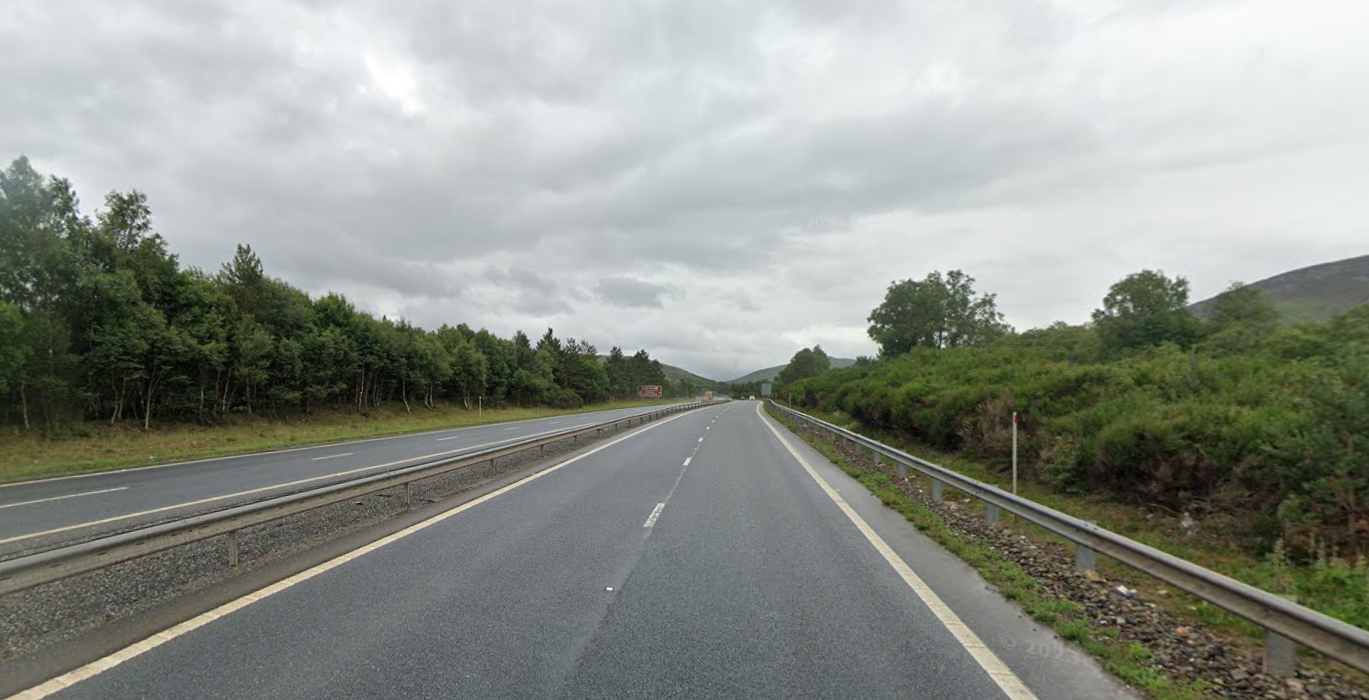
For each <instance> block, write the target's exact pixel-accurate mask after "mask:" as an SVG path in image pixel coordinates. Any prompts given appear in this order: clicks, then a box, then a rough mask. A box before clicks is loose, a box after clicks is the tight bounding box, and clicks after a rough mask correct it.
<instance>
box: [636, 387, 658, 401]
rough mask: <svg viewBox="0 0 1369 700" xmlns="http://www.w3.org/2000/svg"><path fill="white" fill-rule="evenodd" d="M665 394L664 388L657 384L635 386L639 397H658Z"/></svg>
mask: <svg viewBox="0 0 1369 700" xmlns="http://www.w3.org/2000/svg"><path fill="white" fill-rule="evenodd" d="M664 395H665V389H663V388H662V387H661V386H659V385H655V384H653V385H650V386H639V387H637V398H639V399H659V398H661V397H662V396H664Z"/></svg>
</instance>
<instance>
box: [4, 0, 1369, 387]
mask: <svg viewBox="0 0 1369 700" xmlns="http://www.w3.org/2000/svg"><path fill="white" fill-rule="evenodd" d="M1247 5H1253V6H1257V7H1256V9H1257V10H1259V11H1258V12H1256V11H1255V10H1251V11H1250V13H1249V14H1248V15H1242V17H1243V18H1244V19H1243V20H1242V22H1243V23H1242V24H1241V25H1240V26H1241V27H1242V28H1243V30H1242V31H1241V32H1239V33H1237V32H1234V31H1232V30H1230V29H1229V27H1230V26H1232V23H1231V22H1230V21H1229V20H1231V18H1232V16H1233V13H1237V12H1244V11H1245V10H1242V9H1240V8H1233V7H1228V6H1227V5H1224V4H1223V3H1218V2H1214V1H1205V2H1201V3H1175V2H1172V1H1171V0H1145V1H1144V2H1142V3H1132V4H1124V5H1119V6H1117V7H1115V8H1100V7H1097V6H1096V4H1094V3H1056V2H1048V1H1046V0H1030V1H1024V0H989V1H987V2H982V3H974V4H971V5H966V6H956V8H955V9H954V11H953V12H950V11H948V9H947V8H948V6H947V5H945V4H944V3H939V2H930V1H925V0H915V1H909V2H895V1H893V0H868V1H861V2H839V1H837V0H790V1H789V2H782V3H778V4H776V3H769V2H766V3H762V2H752V1H749V0H743V1H742V2H725V1H723V0H709V1H705V2H690V3H666V4H660V3H656V4H652V3H646V4H643V3H620V4H604V5H597V6H595V9H594V10H593V11H586V10H584V8H580V7H572V6H567V5H563V4H560V3H553V2H550V1H547V0H525V1H519V2H511V3H484V4H470V3H450V2H438V1H436V0H431V1H426V2H414V3H408V4H406V5H405V11H404V12H402V13H394V12H393V11H392V10H391V6H390V4H388V3H382V2H379V0H342V1H341V2H337V3H330V4H328V5H326V6H324V5H321V4H319V3H315V2H312V0H299V1H295V2H291V1H285V2H273V1H268V0H243V1H242V2H207V3H184V2H177V1H175V0H142V1H141V2H135V3H124V4H121V5H120V6H118V7H117V8H116V7H114V6H112V5H110V6H106V5H100V4H95V5H90V4H88V3H79V2H76V1H75V0H12V2H10V3H9V4H7V6H6V12H7V13H8V14H7V15H6V22H4V23H0V84H3V85H4V86H5V90H6V93H5V94H6V96H7V103H6V109H5V110H0V133H3V134H5V136H6V144H5V145H6V147H8V148H12V149H15V152H13V153H7V154H0V157H4V158H8V157H13V156H14V155H18V153H25V154H27V155H29V156H31V157H32V158H33V159H34V161H35V162H36V163H37V164H38V166H39V167H40V168H44V169H47V170H50V171H51V172H54V173H55V174H59V175H64V176H68V177H70V178H71V179H72V180H73V182H74V183H75V184H76V186H77V188H78V189H79V191H80V192H81V193H82V194H83V195H84V198H85V200H86V202H87V203H88V204H87V209H89V208H91V204H90V203H96V204H98V202H99V201H100V199H101V197H102V196H103V193H104V192H105V191H107V190H108V189H112V188H120V189H127V188H131V187H137V188H139V189H142V190H144V191H146V192H147V193H148V195H149V197H150V199H151V203H152V206H153V209H154V212H155V214H156V220H157V226H158V229H159V230H160V231H161V232H162V233H163V235H165V236H166V237H167V238H168V240H169V241H170V243H171V246H172V248H173V250H175V251H176V252H177V253H179V254H180V255H181V257H182V259H183V260H184V261H185V262H187V263H189V264H194V265H198V266H200V267H204V268H209V269H214V268H217V266H218V264H219V263H220V262H222V261H223V260H225V259H227V258H228V257H229V256H230V255H231V254H232V247H233V245H234V244H235V243H239V242H241V243H249V244H251V245H252V246H253V247H254V249H256V250H257V251H258V252H259V253H260V254H261V256H262V258H263V261H264V262H265V264H266V266H267V267H268V270H270V271H271V272H272V274H278V275H280V276H283V277H285V278H287V279H289V280H290V281H292V282H295V283H296V284H299V285H301V286H303V287H305V288H306V289H310V290H312V291H322V290H325V289H339V290H343V291H346V292H347V293H348V294H349V295H350V296H352V297H354V301H356V302H357V303H358V305H359V306H361V307H363V308H371V309H386V310H390V309H398V310H402V312H403V313H404V315H406V316H408V317H412V318H415V319H422V320H423V321H424V322H425V323H429V324H434V325H435V324H436V323H440V322H443V321H447V322H451V323H457V322H462V321H466V322H469V323H472V324H473V325H489V326H490V327H491V329H496V330H500V331H501V332H508V331H509V330H510V326H512V325H513V324H519V325H524V326H527V327H528V328H529V329H535V328H536V327H538V326H541V325H544V324H545V325H550V324H551V323H552V322H555V323H556V326H557V328H558V331H563V332H564V333H565V334H566V335H575V336H576V337H588V338H590V339H591V340H592V341H594V342H596V343H597V344H599V345H601V346H607V345H609V344H610V343H615V344H620V345H623V346H625V347H643V346H648V347H649V349H652V350H653V354H655V353H654V351H655V350H656V349H657V348H659V350H660V352H661V353H663V355H662V357H663V358H665V359H669V358H675V359H677V360H678V361H679V362H681V363H690V368H691V369H697V370H698V371H702V372H704V373H708V372H709V371H713V372H715V373H717V374H720V375H721V374H741V373H743V372H744V371H749V370H750V369H754V368H755V367H752V366H750V365H755V366H756V367H759V366H766V365H770V364H775V363H777V362H781V361H783V360H785V359H787V358H788V357H789V356H790V355H792V354H793V352H794V350H796V349H797V345H798V344H800V343H802V342H807V343H810V344H811V342H813V341H814V340H817V339H819V338H822V339H824V342H826V338H827V337H828V336H824V335H823V334H824V333H825V334H829V335H832V334H836V335H838V336H840V337H842V338H847V341H843V342H850V343H851V344H852V347H853V349H857V350H858V348H855V347H854V346H855V345H856V344H857V343H859V342H861V341H859V340H850V339H849V337H848V336H849V332H848V331H849V328H850V327H853V326H859V325H860V324H861V323H862V322H863V319H864V317H865V315H866V314H867V313H868V311H869V309H870V308H871V307H872V306H873V305H874V304H875V303H877V302H878V299H879V297H880V296H881V294H882V289H883V285H884V284H886V283H887V281H888V280H891V279H901V278H905V277H911V276H920V275H922V274H926V273H927V272H929V271H931V270H932V269H948V268H953V267H959V268H964V269H966V270H967V271H969V272H971V274H975V275H976V276H977V277H979V279H980V282H981V285H982V286H984V287H985V288H986V289H988V290H990V291H996V290H1003V293H1001V294H1000V303H1002V304H1003V306H1004V308H1005V309H1010V310H1011V314H1014V315H1016V316H1017V318H1010V320H1013V321H1014V322H1017V323H1018V325H1023V323H1022V322H1021V321H1019V319H1027V320H1029V321H1031V320H1035V319H1038V318H1045V319H1046V320H1047V321H1049V320H1054V318H1056V317H1063V316H1068V317H1071V318H1081V317H1085V316H1086V315H1087V310H1088V309H1089V308H1091V307H1092V305H1093V304H1094V303H1096V298H1094V297H1096V296H1098V291H1099V290H1100V289H1105V288H1106V285H1107V283H1108V282H1109V281H1111V280H1110V278H1111V277H1112V276H1113V275H1114V274H1116V273H1117V272H1118V271H1119V270H1125V269H1127V268H1138V269H1139V268H1141V267H1169V268H1171V269H1173V270H1174V271H1176V272H1183V271H1184V270H1185V266H1196V267H1194V269H1195V272H1194V274H1195V275H1197V274H1198V273H1199V272H1201V273H1202V274H1205V275H1206V274H1210V275H1214V276H1217V277H1220V278H1221V280H1222V282H1223V283H1224V282H1225V281H1226V280H1227V279H1231V278H1254V277H1256V276H1258V275H1257V274H1256V273H1255V272H1254V271H1263V272H1268V273H1273V272H1278V271H1279V270H1280V269H1282V268H1283V267H1285V266H1287V264H1288V263H1289V261H1288V259H1287V251H1288V250H1289V244H1288V240H1289V239H1292V240H1297V241H1299V243H1300V247H1299V248H1298V249H1299V250H1302V251H1307V253H1306V254H1308V255H1311V254H1312V251H1315V254H1316V255H1318V256H1326V255H1333V254H1341V253H1343V254H1345V255H1352V254H1356V253H1362V252H1363V251H1362V250H1360V249H1359V248H1357V244H1355V243H1354V242H1353V241H1352V240H1351V238H1353V236H1348V235H1346V234H1345V232H1346V231H1357V230H1358V228H1357V227H1360V228H1362V227H1363V225H1364V222H1365V221H1367V220H1369V213H1366V211H1365V206H1364V205H1363V204H1362V203H1360V202H1359V201H1358V199H1357V198H1356V197H1354V196H1353V195H1354V191H1355V190H1356V188H1354V187H1350V186H1347V184H1346V183H1347V182H1357V180H1352V179H1351V178H1354V177H1357V175H1356V174H1355V173H1356V172H1357V169H1358V168H1359V165H1358V164H1359V163H1361V162H1363V160H1364V157H1366V156H1369V154H1366V153H1365V151H1369V140H1366V138H1365V129H1364V127H1363V126H1362V125H1363V124H1366V123H1369V98H1365V97H1364V96H1363V95H1362V94H1361V93H1357V92H1355V91H1348V90H1346V89H1345V86H1346V85H1356V84H1362V83H1363V82H1364V81H1365V80H1369V60H1366V56H1365V55H1364V49H1363V48H1362V42H1360V41H1359V37H1358V35H1356V34H1355V33H1354V31H1353V28H1354V27H1357V26H1363V22H1364V21H1369V17H1367V16H1365V15H1366V14H1369V11H1366V10H1365V9H1363V8H1358V7H1346V8H1344V9H1343V11H1344V12H1345V13H1346V15H1347V16H1345V17H1337V16H1334V15H1335V14H1336V13H1333V12H1327V13H1305V12H1301V13H1300V12H1298V11H1297V8H1293V7H1291V6H1287V5H1286V3H1285V4H1284V5H1280V4H1279V3H1278V2H1277V0H1250V3H1247ZM1355 14H1358V15H1359V16H1353V15H1355ZM1156 36H1184V37H1189V38H1191V39H1193V41H1191V42H1189V43H1187V44H1185V46H1186V47H1187V48H1185V49H1184V52H1183V53H1182V55H1181V56H1175V55H1174V52H1173V51H1169V50H1168V49H1166V48H1165V47H1166V46H1167V45H1166V44H1165V42H1157V41H1155V37H1156ZM1252 55H1257V56H1259V57H1260V60H1259V61H1251V60H1250V56H1252ZM1329 115H1334V118H1333V117H1332V116H1329ZM1328 145H1329V146H1334V148H1328V147H1327V146H1328ZM1251 231H1259V232H1264V233H1262V234H1261V235H1258V236H1253V237H1252V235H1251V234H1250V232H1251ZM1204 237H1210V238H1211V241H1210V242H1208V243H1206V247H1204V248H1203V250H1209V249H1211V250H1221V249H1230V248H1233V247H1238V248H1240V249H1242V250H1246V251H1249V253H1248V255H1246V256H1244V257H1242V258H1241V262H1240V263H1239V265H1238V263H1237V262H1235V261H1234V258H1231V257H1230V256H1227V257H1226V258H1223V260H1225V262H1216V261H1208V260H1206V259H1204V260H1201V261H1198V260H1195V259H1194V256H1192V255H1188V256H1184V255H1179V254H1178V253H1177V252H1176V251H1182V250H1185V247H1184V246H1185V244H1187V243H1189V242H1191V241H1194V240H1196V239H1200V238H1204ZM1188 250H1192V248H1188ZM1016 260H1041V261H1049V262H1050V265H1052V266H1054V267H1059V268H1060V272H1059V273H1058V274H1056V273H1055V272H1054V271H1053V270H1046V271H1041V270H1033V272H1032V273H1031V274H1023V273H1021V271H1020V269H1019V268H1018V266H1017V265H1016V264H1015V263H1014V262H1013V261H1016ZM1319 261H1320V260H1316V259H1309V260H1306V261H1305V262H1308V263H1311V262H1319ZM1300 262H1304V261H1300ZM1269 268H1273V269H1269ZM981 271H982V272H981ZM1052 275H1054V277H1053V276H1052ZM1052 279H1059V280H1066V281H1067V284H1062V285H1055V286H1052V284H1051V280H1052ZM1198 286H1199V285H1198V284H1197V280H1195V288H1196V287H1198ZM680 290H688V292H689V293H688V296H681V295H680ZM667 299H675V300H677V301H679V302H680V303H670V304H667V303H665V300H667ZM457 302H459V303H457ZM605 305H607V306H609V307H611V308H612V312H611V313H604V308H603V307H604V306H605ZM1071 309H1073V311H1071ZM1071 314H1073V315H1072V316H1071ZM652 328H670V329H672V332H671V333H661V334H655V335H651V334H650V333H651V331H650V330H647V329H652ZM625 329H626V330H625ZM674 329H681V330H682V333H675V332H673V331H674ZM805 334H806V335H805ZM842 334H846V335H842ZM681 335H683V336H686V337H679V336H681ZM801 338H808V340H806V341H803V340H800V339H801ZM867 351H868V348H867ZM737 358H743V359H740V360H738V359H737ZM737 362H741V363H742V364H741V365H740V366H738V365H736V363H737ZM734 369H735V370H740V371H737V372H733V371H732V370H734Z"/></svg>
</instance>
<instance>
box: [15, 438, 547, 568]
mask: <svg viewBox="0 0 1369 700" xmlns="http://www.w3.org/2000/svg"><path fill="white" fill-rule="evenodd" d="M554 432H556V431H555V430H549V431H547V433H538V435H545V434H548V433H554ZM526 437H537V435H528V436H526ZM506 442H508V440H496V441H494V442H487V443H484V444H482V445H469V446H466V447H458V448H456V449H454V450H447V451H445V452H434V453H432V454H429V455H423V456H421V457H409V458H407V459H401V460H397V461H394V462H386V463H385V464H373V465H371V466H369V467H357V468H356V469H348V470H346V471H340V472H333V473H331V474H323V475H321V476H311V477H309V478H307V479H296V480H295V481H287V482H285V483H283V484H273V485H271V486H262V487H261V488H255V489H248V490H246V491H238V492H236V493H227V494H224V495H222V496H210V497H209V498H201V499H199V500H195V501H186V502H184V503H176V504H174V505H169V506H162V507H161V508H153V509H151V510H144V511H139V512H137V513H128V514H127V515H116V516H114V517H111V518H104V519H101V520H91V521H89V522H84V523H77V524H75V525H66V526H64V527H56V528H53V529H51V530H43V531H42V532H31V533H29V534H27V535H15V536H13V537H6V538H4V539H0V544H9V543H10V542H22V541H24V540H31V539H34V538H37V537H46V536H48V535H56V534H60V533H63V532H71V531H72V530H79V529H81V528H84V527H94V526H96V525H107V524H109V523H117V522H119V521H122V520H128V519H130V518H138V517H142V516H144V515H153V514H156V513H165V512H166V511H169V510H176V509H177V508H189V507H190V506H199V505H204V504H205V503H214V502H216V501H222V500H224V499H228V498H236V497H238V496H251V495H253V494H257V493H264V492H266V491H274V490H275V489H283V488H289V487H291V486H299V485H300V484H307V483H310V482H314V481H322V480H323V479H332V478H334V477H339V476H348V475H351V474H357V473H360V472H364V471H370V470H372V469H384V468H385V467H393V466H397V465H400V464H406V463H408V462H417V461H419V460H424V459H432V458H433V457H444V456H446V455H450V454H456V453H458V452H466V451H474V450H478V449H481V448H483V447H491V446H494V445H499V444H503V443H506ZM124 488H127V487H124Z"/></svg>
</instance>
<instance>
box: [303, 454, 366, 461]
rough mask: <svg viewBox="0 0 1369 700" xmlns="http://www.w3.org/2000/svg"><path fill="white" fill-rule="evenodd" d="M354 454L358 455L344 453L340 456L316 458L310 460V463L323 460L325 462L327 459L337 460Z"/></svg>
mask: <svg viewBox="0 0 1369 700" xmlns="http://www.w3.org/2000/svg"><path fill="white" fill-rule="evenodd" d="M353 454H356V453H354V452H343V453H342V454H340V455H328V456H326V457H314V458H313V459H311V460H309V461H310V462H321V461H323V460H325V459H333V458H335V457H351V456H352V455H353Z"/></svg>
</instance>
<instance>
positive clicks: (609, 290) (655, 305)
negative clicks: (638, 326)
mask: <svg viewBox="0 0 1369 700" xmlns="http://www.w3.org/2000/svg"><path fill="white" fill-rule="evenodd" d="M594 294H595V296H597V297H598V298H599V300H600V301H602V302H604V303H606V304H609V305H610V306H620V307H625V308H650V309H661V308H665V303H664V300H665V298H666V297H672V298H676V299H678V298H680V294H679V293H678V292H677V291H676V290H675V288H673V287H671V286H670V285H665V284H653V283H651V282H644V281H642V280H638V279H633V278H631V277H606V278H604V279H601V280H599V283H598V284H596V285H594Z"/></svg>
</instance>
